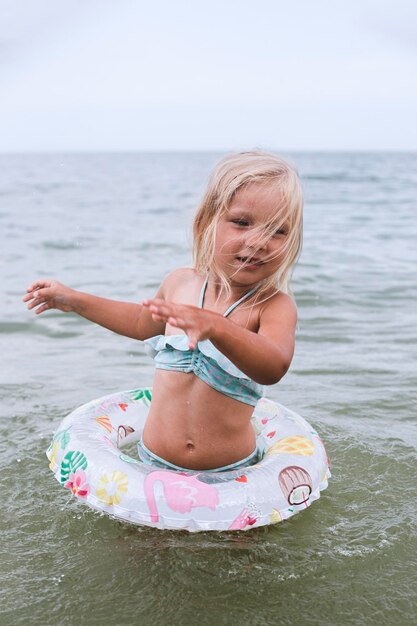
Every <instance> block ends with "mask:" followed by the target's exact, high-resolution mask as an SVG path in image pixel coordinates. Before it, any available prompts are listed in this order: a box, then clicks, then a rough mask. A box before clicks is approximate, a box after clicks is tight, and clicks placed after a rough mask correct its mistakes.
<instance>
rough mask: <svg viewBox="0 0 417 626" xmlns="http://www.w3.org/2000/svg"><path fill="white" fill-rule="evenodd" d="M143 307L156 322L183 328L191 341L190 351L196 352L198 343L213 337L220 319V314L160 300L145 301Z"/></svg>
mask: <svg viewBox="0 0 417 626" xmlns="http://www.w3.org/2000/svg"><path fill="white" fill-rule="evenodd" d="M142 305H143V306H144V307H146V308H147V309H149V311H150V312H151V313H152V318H153V319H154V320H155V321H158V322H167V323H168V324H170V325H171V326H176V328H181V329H182V330H183V331H184V332H185V334H186V335H187V336H188V339H189V340H190V343H189V345H190V350H195V349H196V347H197V342H199V341H203V340H204V339H208V338H209V337H210V336H211V335H212V333H213V328H214V325H215V323H216V319H217V317H218V313H214V312H213V311H208V310H207V309H199V308H198V307H196V306H191V305H189V304H176V303H174V302H167V301H166V300H160V299H159V298H155V299H153V300H143V301H142Z"/></svg>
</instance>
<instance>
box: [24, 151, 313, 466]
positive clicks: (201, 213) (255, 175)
mask: <svg viewBox="0 0 417 626" xmlns="http://www.w3.org/2000/svg"><path fill="white" fill-rule="evenodd" d="M302 207H303V195H302V189H301V184H300V180H299V177H298V175H297V173H296V171H295V170H294V169H293V168H292V167H291V166H290V165H289V164H288V163H287V162H286V161H284V160H283V159H281V158H278V157H277V156H275V155H272V154H268V153H265V152H260V151H256V152H255V151H254V152H243V153H240V154H232V155H230V156H227V157H226V158H224V159H223V160H222V161H220V163H219V164H218V165H217V167H216V168H215V170H214V173H213V175H212V177H211V180H210V182H209V185H208V189H207V192H206V194H205V196H204V198H203V200H202V202H201V205H200V207H199V208H198V210H197V213H196V216H195V219H194V225H193V229H194V267H193V268H180V269H177V270H175V271H173V272H172V273H170V274H168V276H167V277H166V278H165V279H164V281H163V282H162V284H161V286H160V287H159V289H158V291H157V293H156V295H155V297H154V298H153V299H151V300H143V301H142V303H141V304H131V303H126V302H116V301H114V300H108V299H104V298H99V297H96V296H92V295H89V294H87V293H82V292H79V291H75V290H74V289H70V288H69V287H66V286H64V285H62V284H61V283H59V282H57V281H55V280H37V281H35V282H34V283H32V284H31V285H30V286H29V287H28V289H27V295H26V296H25V297H24V299H23V300H24V302H28V303H29V304H28V305H27V306H28V308H29V309H35V313H37V314H39V313H43V312H44V311H46V310H48V309H59V310H61V311H65V312H74V313H77V314H78V315H81V316H82V317H84V318H86V319H88V320H90V321H92V322H95V323H96V324H100V325H101V326H104V327H105V328H108V329H110V330H112V331H114V332H116V333H119V334H121V335H125V336H127V337H132V338H133V339H140V340H142V341H144V342H145V345H146V348H147V350H148V352H150V353H151V355H152V356H153V357H154V359H155V365H156V372H155V378H154V384H153V396H152V404H151V407H150V410H149V415H148V418H147V421H146V425H145V429H144V431H143V437H142V439H141V441H140V443H139V446H138V451H139V456H140V458H141V460H142V461H143V462H144V463H151V464H153V465H156V466H158V467H164V468H171V469H172V468H175V469H192V470H212V471H222V470H228V469H232V468H233V469H235V468H236V469H237V468H242V467H246V466H249V465H252V464H254V463H256V462H257V461H258V460H259V452H258V450H257V449H256V440H255V433H254V430H253V428H252V426H251V422H250V418H251V415H252V413H253V410H254V406H255V405H256V403H257V401H258V400H259V398H260V397H261V396H262V395H263V394H264V391H263V385H273V384H274V383H276V382H278V381H279V380H280V379H281V378H282V377H283V376H284V374H285V373H286V371H287V370H288V368H289V366H290V363H291V360H292V356H293V352H294V337H295V328H296V321H297V310H296V306H295V303H294V301H293V299H292V298H291V297H290V295H289V292H290V288H289V279H290V273H291V269H292V267H293V265H294V263H295V262H296V260H297V257H298V255H299V252H300V248H301V240H302Z"/></svg>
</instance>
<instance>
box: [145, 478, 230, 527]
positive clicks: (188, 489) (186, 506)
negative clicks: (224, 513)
mask: <svg viewBox="0 0 417 626" xmlns="http://www.w3.org/2000/svg"><path fill="white" fill-rule="evenodd" d="M158 481H160V482H162V485H163V488H164V495H165V500H166V502H167V504H168V506H169V507H170V509H172V510H173V511H178V512H179V513H189V512H190V511H191V509H192V508H193V507H197V506H206V507H208V508H209V509H211V510H212V511H214V510H215V509H216V506H217V505H218V504H219V494H218V493H217V490H216V489H215V488H214V487H213V486H212V485H208V484H207V483H203V482H201V481H200V480H198V478H197V476H187V474H183V473H182V472H171V471H165V470H160V471H155V472H151V473H150V474H148V475H147V476H146V478H145V484H144V490H145V496H146V501H147V503H148V507H149V511H150V514H151V521H152V522H158V521H159V514H158V508H157V506H156V500H155V494H154V485H155V483H156V482H158Z"/></svg>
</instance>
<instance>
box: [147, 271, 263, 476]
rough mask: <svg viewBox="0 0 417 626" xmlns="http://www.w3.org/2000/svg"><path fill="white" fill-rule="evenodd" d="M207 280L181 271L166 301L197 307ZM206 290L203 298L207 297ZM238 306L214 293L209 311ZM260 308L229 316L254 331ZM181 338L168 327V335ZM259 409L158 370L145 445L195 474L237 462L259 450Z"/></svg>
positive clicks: (238, 310)
mask: <svg viewBox="0 0 417 626" xmlns="http://www.w3.org/2000/svg"><path fill="white" fill-rule="evenodd" d="M204 282H205V279H204V278H203V277H201V276H199V275H198V274H196V272H195V271H194V270H192V269H184V270H182V271H181V272H176V278H175V280H174V281H173V283H172V284H171V285H170V288H169V293H167V294H166V300H170V301H172V302H178V303H181V304H190V305H193V306H198V305H199V304H203V303H202V302H200V303H199V295H200V299H202V298H201V296H202V295H203V297H204ZM202 289H203V293H202ZM234 304H235V302H227V303H225V302H224V301H223V302H221V301H218V302H216V300H215V299H214V296H212V295H211V294H210V293H209V292H207V293H206V295H205V297H204V308H207V309H210V310H213V311H216V312H217V313H220V314H224V313H225V311H226V310H227V309H228V308H229V307H231V305H234ZM259 316H260V305H254V306H253V307H245V308H244V307H242V306H240V305H238V306H236V307H232V310H231V312H230V313H229V315H228V317H229V319H231V320H232V321H233V322H235V323H236V324H239V325H241V326H244V327H246V328H248V329H249V330H252V331H254V332H257V331H258V328H259ZM180 333H181V331H179V329H177V328H174V327H172V326H170V325H169V324H167V325H166V329H165V334H166V335H176V336H178V335H179V334H180ZM253 410H254V407H253V406H251V405H250V404H247V403H244V402H241V401H238V400H236V399H234V398H233V397H229V396H228V395H225V394H224V393H220V392H219V391H217V390H216V389H214V388H212V387H211V386H210V385H209V384H207V382H204V381H203V380H201V379H200V378H198V377H197V376H196V375H194V374H193V373H185V372H184V371H172V370H168V369H156V371H155V378H154V390H153V398H152V406H151V409H150V412H149V417H148V419H147V422H146V426H145V430H144V433H143V439H144V443H145V445H146V446H147V447H148V448H150V450H152V452H154V453H155V454H157V455H158V456H161V457H163V458H165V459H167V460H169V461H170V462H171V463H174V464H175V465H179V466H181V467H188V468H190V469H211V468H214V467H219V466H222V465H227V464H229V463H234V462H235V461H238V460H240V459H242V458H244V457H246V456H248V455H249V454H251V453H252V452H253V450H254V448H255V433H254V431H253V428H252V426H251V424H250V418H251V415H252V413H253Z"/></svg>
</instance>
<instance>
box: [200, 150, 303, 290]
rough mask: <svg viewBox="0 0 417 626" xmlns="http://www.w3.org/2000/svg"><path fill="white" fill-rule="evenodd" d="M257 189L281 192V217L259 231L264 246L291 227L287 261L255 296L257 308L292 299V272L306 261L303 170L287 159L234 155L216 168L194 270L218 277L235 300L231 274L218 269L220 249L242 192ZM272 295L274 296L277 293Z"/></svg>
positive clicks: (203, 213)
mask: <svg viewBox="0 0 417 626" xmlns="http://www.w3.org/2000/svg"><path fill="white" fill-rule="evenodd" d="M252 183H256V184H262V185H265V186H269V185H271V184H273V185H274V188H275V189H277V211H276V215H275V217H274V218H273V219H272V220H271V223H269V224H265V225H264V226H262V227H261V228H258V237H259V239H258V242H257V243H259V245H261V244H262V241H265V239H268V238H270V237H272V235H273V233H274V232H276V230H277V228H282V227H283V226H284V224H285V230H286V234H285V235H286V236H285V243H284V246H283V250H282V251H281V252H280V253H279V254H280V256H281V255H283V261H282V263H280V267H279V268H278V270H277V271H276V272H275V273H274V274H273V275H272V276H269V277H267V278H265V279H264V280H263V281H262V282H261V284H260V285H259V287H258V289H257V290H256V292H255V297H254V300H255V301H256V302H259V301H263V300H266V299H267V298H268V297H270V296H271V295H272V294H273V293H276V292H277V291H283V292H285V293H288V294H290V295H292V290H291V285H290V280H291V273H292V269H293V267H294V265H295V263H296V261H297V259H298V257H299V255H300V252H301V247H302V231H303V191H302V187H301V182H300V178H299V176H298V173H297V170H296V169H295V168H294V167H293V166H292V165H291V164H290V163H288V162H287V161H285V160H284V159H282V158H281V157H278V156H276V155H275V154H271V153H269V152H263V151H258V150H256V151H255V150H254V151H250V152H240V153H236V154H230V155H228V156H226V157H224V158H223V159H222V160H221V161H220V162H219V163H218V164H217V166H216V167H215V169H214V171H213V173H212V175H211V178H210V180H209V184H208V187H207V191H206V193H205V195H204V196H203V198H202V201H201V203H200V206H199V207H198V209H197V212H196V214H195V217H194V222H193V256H194V268H195V270H196V271H197V272H199V273H200V274H202V275H204V274H208V272H209V271H213V272H214V273H215V274H216V275H217V276H218V277H219V279H220V282H221V287H222V290H224V292H225V293H226V294H227V296H228V297H229V296H230V291H231V290H230V285H229V282H228V280H227V277H226V276H225V274H224V273H223V272H222V271H221V270H220V268H218V267H217V266H216V259H215V246H216V231H217V226H218V222H219V219H220V218H221V217H222V216H223V215H224V213H225V212H226V211H227V210H228V208H229V206H230V203H231V201H232V199H233V197H234V195H235V194H236V192H237V191H238V190H241V189H243V188H244V187H245V186H246V185H249V184H252ZM271 292H272V293H271Z"/></svg>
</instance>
